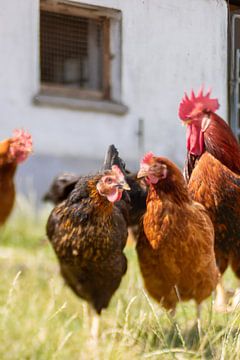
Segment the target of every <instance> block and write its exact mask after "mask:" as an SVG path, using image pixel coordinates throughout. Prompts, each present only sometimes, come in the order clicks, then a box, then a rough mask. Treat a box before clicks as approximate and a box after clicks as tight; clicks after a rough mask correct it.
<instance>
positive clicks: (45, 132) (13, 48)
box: [0, 0, 227, 163]
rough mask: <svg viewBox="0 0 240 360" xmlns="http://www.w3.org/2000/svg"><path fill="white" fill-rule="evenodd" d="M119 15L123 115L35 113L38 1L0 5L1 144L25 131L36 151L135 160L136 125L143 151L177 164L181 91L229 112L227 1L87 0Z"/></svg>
mask: <svg viewBox="0 0 240 360" xmlns="http://www.w3.org/2000/svg"><path fill="white" fill-rule="evenodd" d="M81 2H82V3H92V4H93V5H102V6H107V7H112V8H116V9H119V10H122V17H123V26H122V38H123V43H122V101H123V103H124V104H126V105H128V106H129V109H130V110H129V112H128V114H127V115H125V116H117V115H110V114H97V113H94V112H82V111H70V110H66V109H61V108H50V107H37V106H35V105H33V104H32V98H33V97H34V95H35V94H37V92H38V89H39V80H38V79H39V54H38V46H39V45H38V36H39V35H38V1H37V0H24V1H19V0H11V1H3V2H2V3H1V7H0V34H1V36H0V54H1V67H0V108H1V120H0V124H1V138H2V137H4V136H8V135H9V134H10V133H11V131H12V129H13V128H16V127H24V128H26V129H28V130H29V131H30V132H31V133H32V135H33V138H34V145H35V152H36V153H39V154H51V155H59V156H62V155H64V154H65V155H75V156H86V157H92V158H102V157H103V154H104V152H105V149H106V147H107V145H108V144H110V143H114V144H116V145H117V146H118V148H119V150H120V152H121V155H122V156H123V157H124V158H125V159H126V160H128V159H132V160H133V159H137V158H138V157H139V155H140V154H139V150H138V138H137V135H136V133H137V131H138V120H139V118H142V119H144V121H145V149H144V150H145V151H148V150H152V151H153V152H155V153H156V154H159V155H164V156H168V157H170V158H171V159H172V160H174V161H177V162H178V163H182V162H183V160H184V156H185V129H184V128H182V127H181V123H180V121H179V119H178V116H177V110H178V104H179V102H180V100H181V97H182V96H183V93H184V90H188V91H189V90H190V89H191V88H192V87H193V88H194V89H197V88H198V87H199V86H200V85H201V84H202V83H205V84H206V86H211V87H212V88H213V90H214V92H213V94H214V95H215V96H216V97H218V98H219V101H220V103H221V109H220V112H219V113H220V115H222V116H223V117H225V118H226V113H227V111H226V110H227V7H226V3H225V1H224V0H171V1H169V0H161V1H160V0H130V1H129V0H121V1H120V0H88V1H84V0H83V1H81Z"/></svg>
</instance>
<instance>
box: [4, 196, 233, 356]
mask: <svg viewBox="0 0 240 360" xmlns="http://www.w3.org/2000/svg"><path fill="white" fill-rule="evenodd" d="M49 211H50V208H49V207H45V208H44V209H42V210H38V212H36V211H35V210H34V204H33V201H29V200H26V199H25V198H23V197H19V198H18V201H17V206H16V209H15V212H14V214H13V215H12V217H11V219H10V221H9V222H8V223H7V225H6V226H5V227H4V228H3V229H2V230H1V232H0V279H1V281H0V359H1V360H7V359H9V360H19V359H34V360H35V359H36V360H40V359H41V360H48V359H49V360H50V359H59V360H60V359H62V360H63V359H64V360H65V359H71V360H75V359H76V360H78V359H79V360H80V359H81V360H85V359H86V360H92V359H100V360H103V359H104V360H108V359H109V360H115V359H116V360H128V359H131V360H135V359H152V360H156V359H161V360H162V359H163V360H165V359H177V360H178V359H216V360H218V359H221V360H224V359H228V360H235V359H236V360H237V359H239V354H240V328H239V325H240V309H236V310H235V311H234V312H233V313H230V314H217V313H215V312H214V311H213V309H212V299H211V298H210V299H209V300H208V301H206V302H205V303H204V305H203V312H202V319H201V329H202V330H201V333H200V335H199V332H198V329H197V327H196V326H195V323H194V320H195V317H196V315H195V306H194V303H192V302H189V303H187V304H180V305H179V306H178V308H177V312H176V316H175V318H174V319H173V318H172V317H171V316H170V315H169V314H168V313H167V312H166V311H164V310H163V309H161V308H160V306H159V305H158V304H156V303H155V302H154V301H153V300H152V299H150V298H149V297H148V295H147V294H146V293H145V291H144V289H143V285H142V280H141V276H140V273H139V268H138V264H137V259H136V254H135V249H134V244H130V245H129V246H128V247H127V248H126V255H127V257H128V263H129V266H128V272H127V275H126V276H125V278H124V280H123V281H122V284H121V287H120V288H119V290H118V291H117V293H116V294H115V296H114V297H113V299H112V301H111V304H110V307H109V308H108V309H107V310H105V311H104V312H103V313H102V316H101V321H100V337H99V340H98V341H93V340H92V339H91V337H90V334H89V329H90V322H89V317H88V311H87V305H86V303H85V302H84V301H82V300H80V299H78V298H77V297H76V296H75V295H74V294H73V293H72V292H71V290H70V289H69V288H68V287H67V286H66V285H64V282H63V281H62V278H61V276H60V275H59V271H58V263H57V261H56V258H55V255H54V253H53V251H52V249H51V247H50V245H49V244H48V242H47V240H46V238H45V223H46V219H47V216H48V214H49ZM225 283H226V285H227V286H228V287H233V286H234V284H235V283H236V280H235V279H234V277H233V275H232V273H231V272H230V271H229V272H228V273H227V274H226V276H225Z"/></svg>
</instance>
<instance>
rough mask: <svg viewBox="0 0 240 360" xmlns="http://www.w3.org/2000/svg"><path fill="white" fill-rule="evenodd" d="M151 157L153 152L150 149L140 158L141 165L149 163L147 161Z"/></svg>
mask: <svg viewBox="0 0 240 360" xmlns="http://www.w3.org/2000/svg"><path fill="white" fill-rule="evenodd" d="M153 157H154V154H153V153H152V152H151V151H150V152H148V153H146V154H145V155H144V157H143V158H142V160H141V165H143V164H149V162H150V161H151V160H152V158H153Z"/></svg>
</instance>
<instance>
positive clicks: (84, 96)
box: [34, 0, 128, 114]
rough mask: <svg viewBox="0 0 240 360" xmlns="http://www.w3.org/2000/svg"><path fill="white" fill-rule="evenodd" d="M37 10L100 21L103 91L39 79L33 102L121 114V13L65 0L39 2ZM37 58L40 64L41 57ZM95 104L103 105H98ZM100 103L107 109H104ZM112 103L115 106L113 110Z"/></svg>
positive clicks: (122, 108)
mask: <svg viewBox="0 0 240 360" xmlns="http://www.w3.org/2000/svg"><path fill="white" fill-rule="evenodd" d="M40 10H43V11H49V12H53V13H54V12H55V13H62V14H65V15H73V16H79V17H80V16H81V17H86V18H88V19H101V20H102V21H103V89H102V90H101V91H98V90H90V89H89V90H88V89H77V88H70V87H66V86H65V85H58V84H49V83H46V82H41V80H40V91H39V93H38V95H37V96H36V97H35V99H34V102H35V103H37V104H42V103H47V102H49V104H50V105H57V106H64V107H66V106H67V105H68V99H69V107H72V104H73V103H74V104H75V106H74V108H76V105H77V102H76V101H77V100H79V108H80V109H83V110H91V106H90V105H91V103H92V110H95V111H103V112H113V113H114V112H115V113H117V114H125V113H126V112H127V110H128V108H127V107H126V106H125V105H123V104H122V103H121V45H122V44H121V20H122V13H121V11H120V10H115V9H111V8H106V7H101V6H94V5H89V4H83V3H81V2H75V1H69V0H40ZM40 31H41V30H40ZM111 38H112V39H113V38H114V40H115V41H116V39H117V44H113V40H112V39H111ZM39 59H40V61H41V54H39ZM71 100H74V101H71ZM96 101H97V102H98V103H97V104H95V102H96ZM85 102H86V106H84V103H85ZM99 102H102V103H103V104H102V106H99ZM104 103H106V105H107V106H105V107H104ZM114 104H116V105H117V106H116V111H114V106H113V105H114ZM95 105H96V106H95Z"/></svg>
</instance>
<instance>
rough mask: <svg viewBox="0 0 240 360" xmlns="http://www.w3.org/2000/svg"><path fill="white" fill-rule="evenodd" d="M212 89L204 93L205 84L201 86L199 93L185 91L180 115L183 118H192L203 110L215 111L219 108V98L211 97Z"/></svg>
mask: <svg viewBox="0 0 240 360" xmlns="http://www.w3.org/2000/svg"><path fill="white" fill-rule="evenodd" d="M210 94H211V90H208V91H207V93H206V94H205V95H204V94H203V86H202V87H201V88H200V90H199V93H198V95H195V93H194V91H193V90H192V91H191V95H190V96H189V97H188V95H187V94H186V93H185V95H184V97H183V99H182V101H181V103H180V105H179V110H178V116H179V117H180V119H181V120H187V119H190V118H192V117H194V116H196V115H198V114H199V113H201V112H203V111H211V112H215V111H216V110H217V109H218V108H219V106H220V105H219V102H218V99H211V98H210Z"/></svg>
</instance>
